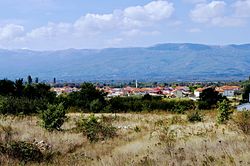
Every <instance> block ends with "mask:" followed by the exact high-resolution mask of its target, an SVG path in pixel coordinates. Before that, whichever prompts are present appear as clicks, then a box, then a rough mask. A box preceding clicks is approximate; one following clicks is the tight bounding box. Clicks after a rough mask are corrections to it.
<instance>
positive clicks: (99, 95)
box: [68, 83, 107, 110]
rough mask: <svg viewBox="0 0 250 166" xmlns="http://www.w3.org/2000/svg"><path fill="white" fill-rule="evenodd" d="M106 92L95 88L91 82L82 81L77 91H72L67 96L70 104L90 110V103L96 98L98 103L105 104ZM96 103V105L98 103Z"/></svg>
mask: <svg viewBox="0 0 250 166" xmlns="http://www.w3.org/2000/svg"><path fill="white" fill-rule="evenodd" d="M106 95H107V94H106V93H104V92H103V91H100V90H98V89H96V87H95V86H94V85H93V84H91V83H83V84H82V85H81V90H80V91H79V92H73V93H71V94H69V96H68V103H70V104H71V106H77V107H81V108H85V109H88V110H90V103H91V102H92V101H94V100H98V102H99V104H100V103H101V104H102V105H105V98H104V97H105V96H106ZM99 104H98V105H99Z"/></svg>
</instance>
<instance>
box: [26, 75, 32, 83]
mask: <svg viewBox="0 0 250 166" xmlns="http://www.w3.org/2000/svg"><path fill="white" fill-rule="evenodd" d="M27 81H28V84H29V85H31V84H32V77H31V76H30V75H29V76H28V78H27Z"/></svg>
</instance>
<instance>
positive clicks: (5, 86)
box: [0, 79, 15, 96]
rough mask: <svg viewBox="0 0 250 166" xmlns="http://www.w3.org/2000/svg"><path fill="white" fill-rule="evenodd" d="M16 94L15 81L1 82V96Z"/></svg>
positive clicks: (5, 80)
mask: <svg viewBox="0 0 250 166" xmlns="http://www.w3.org/2000/svg"><path fill="white" fill-rule="evenodd" d="M14 92H15V85H14V82H13V81H10V80H7V79H4V80H0V95H2V96H9V95H13V94H14Z"/></svg>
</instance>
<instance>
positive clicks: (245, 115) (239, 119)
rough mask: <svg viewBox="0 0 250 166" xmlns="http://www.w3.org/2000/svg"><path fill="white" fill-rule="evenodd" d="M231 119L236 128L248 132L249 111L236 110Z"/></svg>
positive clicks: (249, 132) (249, 130)
mask: <svg viewBox="0 0 250 166" xmlns="http://www.w3.org/2000/svg"><path fill="white" fill-rule="evenodd" d="M233 121H234V122H235V123H236V125H237V126H238V128H239V129H240V130H242V131H243V133H245V134H250V112H249V111H242V112H238V113H237V114H236V115H235V116H234V118H233Z"/></svg>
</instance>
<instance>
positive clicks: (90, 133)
mask: <svg viewBox="0 0 250 166" xmlns="http://www.w3.org/2000/svg"><path fill="white" fill-rule="evenodd" d="M190 114H192V112H190ZM197 114H199V115H201V116H202V119H199V118H198V119H197V121H196V120H194V119H190V118H188V117H190V116H192V115H180V114H170V113H165V112H158V113H139V114H135V113H126V114H95V115H93V114H92V115H91V114H77V113H70V114H67V117H68V119H67V121H66V122H65V123H64V124H63V126H62V130H61V131H52V132H51V131H48V130H46V129H44V128H42V127H41V126H40V125H39V123H40V120H39V119H38V118H37V117H36V116H1V117H0V126H1V127H0V131H1V132H0V133H1V135H0V136H1V137H0V153H1V155H0V165H19V164H22V163H23V164H26V165H110V166H112V165H114V166H117V165H118V166H119V165H121V166H122V165H249V164H250V158H249V156H250V149H249V146H250V135H249V134H250V120H249V117H250V114H249V113H248V112H243V113H238V112H234V113H233V114H232V115H231V119H230V120H229V121H228V122H227V123H226V124H220V125H219V124H218V123H217V120H216V119H217V115H218V114H219V113H218V112H217V110H213V111H211V110H210V111H199V112H198V113H193V115H194V116H195V117H197ZM199 115H198V117H199Z"/></svg>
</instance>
